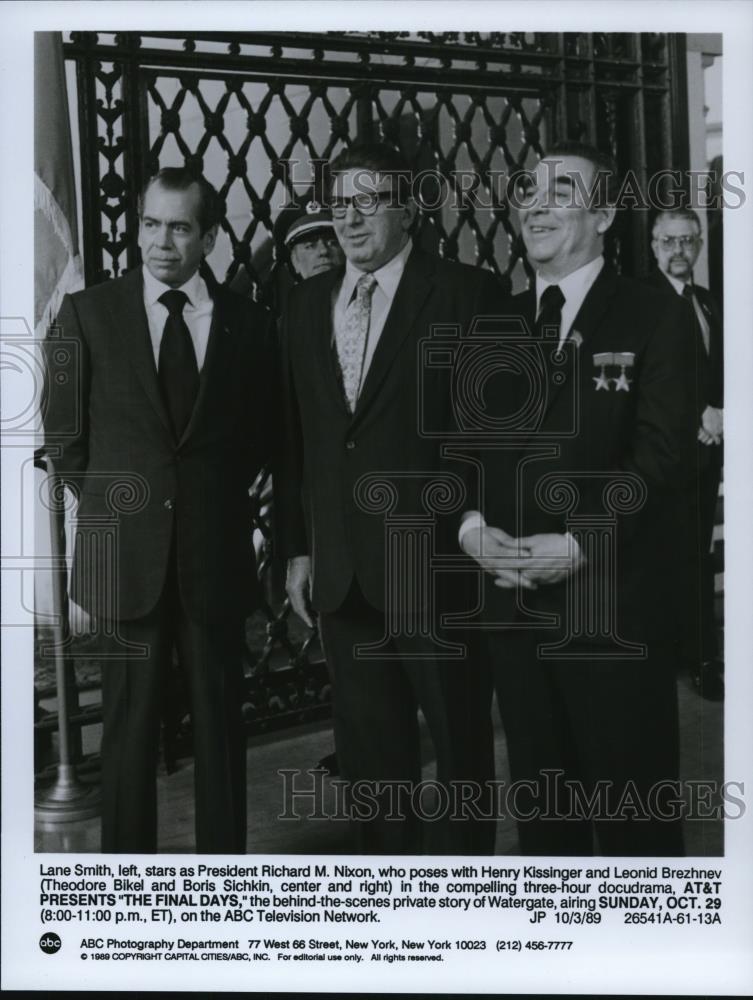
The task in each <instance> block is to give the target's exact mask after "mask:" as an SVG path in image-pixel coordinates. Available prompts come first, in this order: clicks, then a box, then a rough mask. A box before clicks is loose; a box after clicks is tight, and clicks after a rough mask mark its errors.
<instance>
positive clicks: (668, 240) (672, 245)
mask: <svg viewBox="0 0 753 1000" xmlns="http://www.w3.org/2000/svg"><path fill="white" fill-rule="evenodd" d="M697 242H698V237H697V236H660V237H659V245H660V246H661V247H662V248H663V249H664V250H674V249H676V248H677V247H682V249H683V250H688V249H690V247H694V246H695V245H696V243H697Z"/></svg>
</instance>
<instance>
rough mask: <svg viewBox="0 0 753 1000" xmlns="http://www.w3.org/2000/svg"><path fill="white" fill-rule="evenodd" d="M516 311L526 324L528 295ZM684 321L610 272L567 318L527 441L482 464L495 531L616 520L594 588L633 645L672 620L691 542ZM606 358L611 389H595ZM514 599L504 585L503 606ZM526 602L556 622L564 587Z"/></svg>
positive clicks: (653, 294) (674, 305)
mask: <svg viewBox="0 0 753 1000" xmlns="http://www.w3.org/2000/svg"><path fill="white" fill-rule="evenodd" d="M512 303H513V310H514V312H515V313H516V314H517V315H519V316H521V317H522V318H523V319H524V320H525V322H526V323H527V325H528V328H529V330H532V329H533V322H534V318H535V295H534V292H533V291H532V290H531V291H528V292H524V293H523V294H521V295H517V296H515V297H514V298H513V299H512ZM689 321H690V317H689V311H688V308H687V303H684V302H682V300H680V299H679V298H678V297H677V296H674V297H671V296H668V295H665V294H663V293H661V292H659V291H655V290H654V289H651V288H648V287H646V286H645V285H642V284H640V283H639V282H637V281H634V280H632V279H628V278H623V277H618V276H617V274H616V273H615V272H614V271H613V270H611V269H610V268H609V267H608V266H605V267H604V268H603V270H602V271H601V272H600V274H599V275H598V277H597V279H596V281H595V282H594V284H593V285H592V287H591V289H590V290H589V292H588V294H587V296H586V298H585V300H584V302H583V305H582V307H581V309H580V311H579V313H578V315H577V316H576V318H575V321H574V323H573V327H572V329H571V333H570V337H569V347H567V349H566V350H567V352H568V353H567V355H566V356H567V358H568V360H567V361H566V362H565V364H564V365H561V366H553V364H552V362H551V360H550V359H551V354H550V352H549V351H548V350H546V351H545V352H544V353H543V357H544V358H545V361H546V364H545V365H544V368H543V371H544V373H545V374H544V383H545V385H542V386H539V388H538V389H537V390H536V392H537V395H536V396H535V397H534V399H535V402H536V404H537V405H536V406H535V407H534V408H533V412H534V414H535V419H534V422H533V425H532V426H531V427H530V428H529V429H528V430H526V432H525V433H523V434H522V435H521V440H520V444H519V447H517V448H516V449H514V450H512V451H508V452H498V453H495V452H490V453H488V454H487V456H486V459H485V464H486V470H485V471H486V483H485V494H484V500H483V507H482V510H483V512H484V515H485V517H486V521H487V523H488V524H489V525H491V526H494V527H500V528H503V529H504V530H505V531H507V532H509V533H511V534H513V535H515V536H518V537H519V536H527V535H532V534H537V533H548V532H554V533H564V532H566V531H568V530H572V532H573V534H574V536H575V537H576V539H577V538H579V537H580V539H581V541H582V538H583V536H582V535H579V531H578V529H577V528H576V527H575V526H574V524H575V522H574V521H573V520H572V519H571V518H572V515H582V516H584V517H585V518H587V520H588V521H589V522H590V523H592V524H593V525H594V526H596V527H597V528H598V518H599V516H600V515H608V516H612V517H613V518H614V519H615V522H616V525H615V527H616V563H615V566H614V573H615V575H614V578H613V579H607V577H608V575H609V572H610V568H609V567H604V572H603V574H602V575H601V576H597V577H596V579H595V580H594V583H595V586H597V587H598V588H600V592H601V593H605V592H607V591H606V590H605V588H608V592H609V593H611V594H612V595H613V596H614V598H615V599H616V610H617V627H618V632H619V634H620V635H621V637H622V638H625V639H628V640H632V641H645V640H646V639H648V638H651V637H658V636H665V635H667V633H668V632H671V631H672V630H673V629H674V628H676V627H677V625H678V616H679V613H680V609H679V608H678V607H677V601H676V599H675V598H676V596H677V594H678V593H679V591H678V590H677V589H676V588H677V587H678V582H679V581H680V580H681V578H682V574H683V559H684V558H685V557H686V553H685V552H684V551H683V546H684V544H685V541H686V539H685V537H684V535H682V533H680V532H678V531H677V528H676V525H677V515H678V512H679V511H680V510H681V509H682V506H683V504H684V503H685V501H686V498H687V497H688V496H689V491H691V490H692V489H693V484H694V482H695V477H696V475H697V469H696V448H695V441H696V433H697V427H698V419H699V414H700V409H701V405H700V403H699V400H698V399H697V394H696V384H695V382H696V372H695V365H696V356H695V352H694V346H693V337H692V335H691V330H690V322H689ZM615 355H617V356H619V355H627V366H626V367H625V375H626V378H627V379H628V388H627V390H620V391H618V390H617V387H616V382H615V380H616V379H618V378H619V376H620V373H621V365H620V363H619V357H617V358H614V360H611V361H610V358H612V357H613V356H615ZM631 355H632V357H630V356H631ZM623 360H624V358H623ZM605 361H606V362H607V363H606V366H605V367H604V368H603V374H604V375H605V377H606V378H607V379H609V382H608V386H609V388H608V389H604V388H603V387H602V388H598V387H597V384H598V383H597V380H598V379H599V376H600V375H601V374H602V364H603V363H604V362H605ZM555 369H556V370H555ZM602 385H603V383H602ZM539 449H541V450H539ZM622 473H629V474H634V475H636V476H637V477H639V479H640V482H641V483H642V484H643V489H645V498H643V499H641V497H640V494H641V492H642V489H641V487H640V485H638V486H637V493H636V497H637V498H638V499H637V500H636V502H635V503H632V502H631V501H628V503H627V504H625V503H624V501H626V500H628V494H629V493H630V492H631V491H632V490H633V489H634V486H631V485H629V484H628V485H627V486H626V487H624V491H623V488H622V487H620V486H618V485H617V483H618V480H619V476H620V474H622ZM610 481H611V482H612V483H613V484H614V486H615V488H614V492H612V493H611V494H610V493H609V491H608V487H609V483H610ZM558 482H564V483H569V484H571V485H572V487H573V489H574V492H573V493H569V487H563V488H560V487H558V486H557V483H558ZM626 506H627V507H630V506H633V508H634V509H633V510H632V512H630V511H628V510H623V508H624V507H626ZM602 523H603V522H602ZM581 572H590V573H594V572H595V570H594V568H593V567H592V566H587V567H586V568H585V569H584V570H581ZM493 589H494V588H487V594H491V591H492V590H493ZM510 594H511V592H510V591H503V592H502V596H500V597H498V598H497V601H498V602H499V601H501V600H503V597H504V595H508V600H509V595H510ZM497 595H499V591H497ZM494 599H495V598H494V597H492V598H491V600H492V602H493V601H494ZM520 600H521V601H522V603H523V605H524V606H525V607H526V608H529V609H532V610H534V611H536V612H557V613H559V614H562V613H563V612H564V610H565V600H566V584H565V583H564V582H562V583H559V584H554V585H541V586H540V587H539V588H538V589H537V590H536V591H525V592H521V594H520ZM508 611H509V605H508Z"/></svg>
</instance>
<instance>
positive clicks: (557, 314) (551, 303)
mask: <svg viewBox="0 0 753 1000" xmlns="http://www.w3.org/2000/svg"><path fill="white" fill-rule="evenodd" d="M564 304H565V296H564V295H563V294H562V289H561V288H560V286H559V285H548V286H547V287H546V288H545V289H544V291H543V292H542V293H541V304H540V305H541V309H540V311H539V315H538V318H537V320H536V335H537V336H539V337H541V336H542V334H543V332H544V330H550V331H551V330H552V329H556V330H557V331H558V333H559V329H560V326H561V325H562V306H563V305H564Z"/></svg>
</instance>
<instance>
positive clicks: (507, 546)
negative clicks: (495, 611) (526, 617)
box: [460, 525, 536, 590]
mask: <svg viewBox="0 0 753 1000" xmlns="http://www.w3.org/2000/svg"><path fill="white" fill-rule="evenodd" d="M460 546H461V548H462V549H463V551H464V552H465V554H466V555H469V556H470V557H471V558H472V559H475V560H476V562H477V563H478V564H479V566H480V567H481V568H482V569H483V570H484V572H486V573H489V574H491V575H492V576H493V577H495V580H494V586H495V587H502V588H503V589H506V590H509V589H511V588H512V587H518V586H522V587H525V588H526V589H527V590H535V589H536V584H535V583H533V582H532V581H530V580H528V579H524V578H523V575H522V574H521V572H520V571H521V568H523V567H525V566H527V565H528V563H529V561H530V551H529V550H528V549H526V548H523V547H522V546H521V545H520V540H519V539H517V538H513V536H512V535H508V534H507V532H506V531H503V530H502V529H501V528H490V527H489V526H488V525H486V526H484V527H480V526H479V527H478V528H471V529H469V530H468V531H466V532H465V534H464V535H463V538H462V541H461V543H460Z"/></svg>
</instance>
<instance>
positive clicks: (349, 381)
mask: <svg viewBox="0 0 753 1000" xmlns="http://www.w3.org/2000/svg"><path fill="white" fill-rule="evenodd" d="M376 286H377V280H376V278H375V277H374V275H373V274H362V275H361V277H360V278H359V279H358V283H357V284H356V295H355V298H354V299H353V300H352V301H351V303H350V305H349V306H348V308H347V309H346V310H345V316H344V317H343V322H342V324H341V326H340V329H338V330H337V331H336V334H335V346H336V347H337V360H338V363H339V365H340V372H341V373H342V382H343V391H344V392H345V399H346V401H347V403H348V407H349V408H350V412H351V413H353V411H354V410H355V408H356V401H357V399H358V390H359V389H360V387H361V376H362V374H363V359H364V354H365V351H366V340H367V338H368V335H369V322H370V320H371V296H372V295H373V293H374V289H375V288H376Z"/></svg>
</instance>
